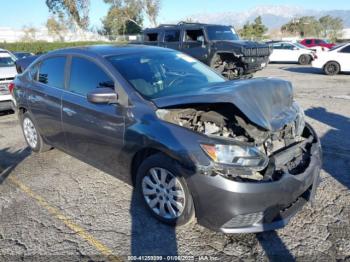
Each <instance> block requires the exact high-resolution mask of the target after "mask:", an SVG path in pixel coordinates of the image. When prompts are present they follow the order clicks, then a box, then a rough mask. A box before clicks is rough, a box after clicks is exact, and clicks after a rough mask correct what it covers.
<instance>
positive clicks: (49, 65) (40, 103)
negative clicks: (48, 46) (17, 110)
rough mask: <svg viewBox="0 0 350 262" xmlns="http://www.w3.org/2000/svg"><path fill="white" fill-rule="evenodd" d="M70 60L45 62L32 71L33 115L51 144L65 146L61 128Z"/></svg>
mask: <svg viewBox="0 0 350 262" xmlns="http://www.w3.org/2000/svg"><path fill="white" fill-rule="evenodd" d="M66 62H67V58H66V57H65V56H55V57H50V58H47V59H45V60H43V61H41V62H40V63H39V64H37V65H36V66H34V67H33V68H32V69H31V76H32V81H31V83H30V85H31V86H30V88H28V91H27V92H28V95H27V97H28V104H29V109H30V112H31V113H32V114H33V117H34V120H35V121H36V124H37V126H38V128H39V131H40V134H41V135H43V136H44V137H45V138H46V139H47V141H48V142H49V143H50V144H52V145H56V146H59V147H64V146H65V139H64V135H63V132H62V126H61V106H62V105H61V98H62V94H63V92H64V91H63V90H64V88H65V68H66Z"/></svg>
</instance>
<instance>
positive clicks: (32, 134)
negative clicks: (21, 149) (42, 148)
mask: <svg viewBox="0 0 350 262" xmlns="http://www.w3.org/2000/svg"><path fill="white" fill-rule="evenodd" d="M23 131H24V136H25V138H26V140H27V142H28V144H29V145H30V147H31V148H36V146H37V144H38V133H37V131H36V129H35V126H34V124H33V122H32V120H30V119H29V118H25V119H24V120H23Z"/></svg>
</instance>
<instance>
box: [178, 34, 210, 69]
mask: <svg viewBox="0 0 350 262" xmlns="http://www.w3.org/2000/svg"><path fill="white" fill-rule="evenodd" d="M205 39H206V38H205V35H204V30H203V28H200V27H199V28H192V27H191V28H184V35H183V44H182V49H181V51H182V52H184V53H187V54H189V55H190V56H192V57H194V58H196V59H198V60H200V61H202V62H204V63H206V62H207V60H208V46H207V43H206V41H205Z"/></svg>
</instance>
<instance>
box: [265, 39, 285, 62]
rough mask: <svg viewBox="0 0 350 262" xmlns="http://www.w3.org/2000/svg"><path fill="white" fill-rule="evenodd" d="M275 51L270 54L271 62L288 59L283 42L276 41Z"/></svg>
mask: <svg viewBox="0 0 350 262" xmlns="http://www.w3.org/2000/svg"><path fill="white" fill-rule="evenodd" d="M272 46H273V52H272V54H271V55H270V58H269V59H270V61H271V62H283V61H286V60H285V59H286V50H284V49H283V43H274V44H273V45H272Z"/></svg>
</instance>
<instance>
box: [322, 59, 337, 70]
mask: <svg viewBox="0 0 350 262" xmlns="http://www.w3.org/2000/svg"><path fill="white" fill-rule="evenodd" d="M328 63H336V64H338V66H339V72H341V65H340V63H339V62H338V61H336V60H328V61H327V62H325V63H324V65H323V66H322V69H323V70H324V69H325V67H326V65H327V64H328Z"/></svg>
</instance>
